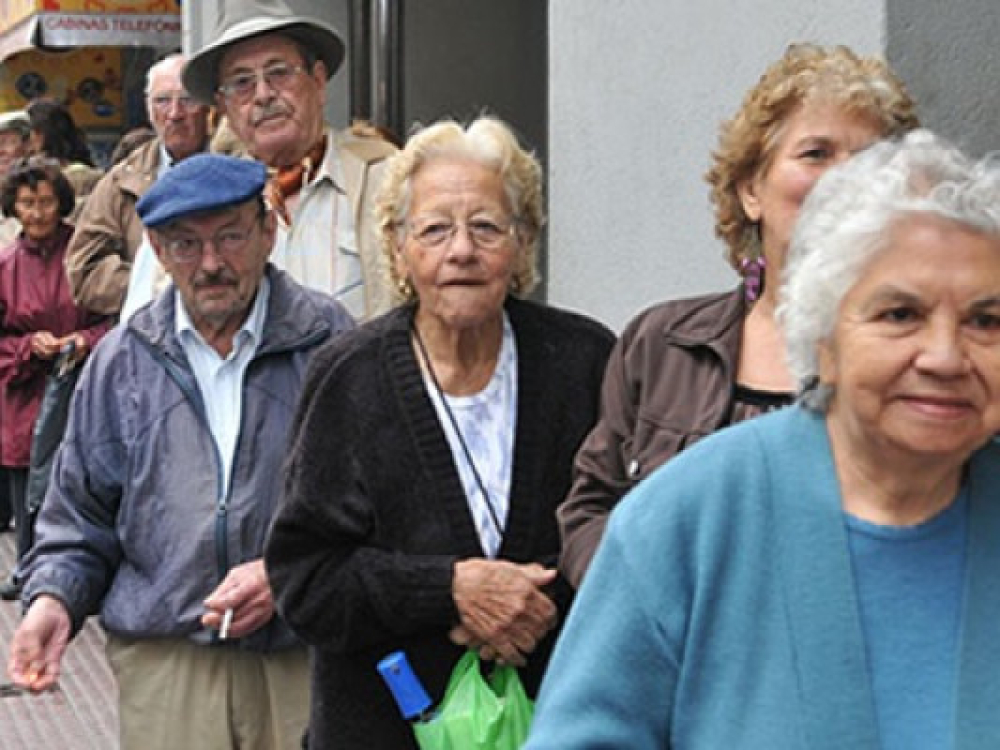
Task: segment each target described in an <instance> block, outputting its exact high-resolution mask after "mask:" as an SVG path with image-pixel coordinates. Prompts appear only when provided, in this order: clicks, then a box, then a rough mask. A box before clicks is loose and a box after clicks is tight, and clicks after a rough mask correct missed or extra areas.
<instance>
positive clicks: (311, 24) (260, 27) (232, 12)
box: [181, 0, 344, 104]
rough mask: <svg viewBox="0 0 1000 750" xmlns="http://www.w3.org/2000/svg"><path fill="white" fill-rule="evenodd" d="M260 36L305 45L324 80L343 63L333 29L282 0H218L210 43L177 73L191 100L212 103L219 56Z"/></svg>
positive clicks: (340, 47)
mask: <svg viewBox="0 0 1000 750" xmlns="http://www.w3.org/2000/svg"><path fill="white" fill-rule="evenodd" d="M262 34H282V35H283V36H287V37H289V38H291V39H294V40H295V41H297V42H299V43H301V44H303V45H305V46H306V47H307V48H308V49H310V50H312V51H313V52H314V53H315V54H316V56H317V57H319V59H320V60H322V61H323V63H324V64H325V65H326V72H327V77H328V78H329V77H330V76H332V75H333V74H334V73H336V72H337V69H338V68H339V67H340V64H341V62H343V60H344V42H343V40H342V39H341V38H340V34H339V33H338V32H337V30H336V29H334V28H333V26H331V25H329V24H327V23H323V22H322V21H317V20H316V19H315V18H306V17H304V16H298V15H296V14H295V13H294V12H293V11H292V9H291V8H289V7H288V6H287V5H285V3H284V1H283V0H222V3H221V4H220V6H219V17H218V20H217V21H216V24H215V29H214V30H213V32H212V35H211V37H210V38H211V39H212V40H213V41H211V42H209V43H208V44H207V45H205V46H204V47H202V48H201V49H200V50H198V52H196V53H195V54H194V55H192V57H191V59H190V60H188V62H187V65H185V66H184V70H183V71H182V72H181V80H182V81H183V82H184V88H186V89H187V90H188V92H189V93H190V94H191V96H193V97H194V98H195V99H197V100H199V101H202V102H204V103H206V104H214V103H215V92H216V90H218V88H219V62H220V61H221V59H222V56H223V55H224V54H225V53H226V52H227V51H228V50H229V48H230V47H232V46H233V45H234V44H237V43H239V42H244V41H246V40H247V39H250V38H252V37H255V36H261V35H262Z"/></svg>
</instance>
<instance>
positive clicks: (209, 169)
mask: <svg viewBox="0 0 1000 750" xmlns="http://www.w3.org/2000/svg"><path fill="white" fill-rule="evenodd" d="M266 182H267V169H266V168H265V167H264V165H263V164H261V163H260V162H256V161H249V160H247V159H237V158H234V157H232V156H222V155H221V154H196V155H194V156H190V157H188V158H187V159H185V160H184V161H182V162H180V163H179V164H177V165H176V166H174V167H171V168H170V169H169V170H168V171H167V173H166V174H165V175H163V177H161V178H160V179H158V180H157V181H156V182H155V183H153V187H151V188H150V189H149V191H148V192H147V193H146V194H145V195H144V196H142V198H140V199H139V202H138V203H136V204H135V210H136V211H137V212H138V213H139V218H140V219H142V223H143V224H145V225H146V226H147V227H153V228H155V227H158V226H162V225H164V224H167V223H169V222H172V221H176V220H177V219H180V218H182V217H184V216H188V215H189V214H196V213H204V212H206V211H218V210H220V209H223V208H228V207H229V206H234V205H237V204H240V203H244V202H245V201H248V200H250V199H251V198H255V197H256V196H258V195H260V194H261V193H262V192H263V190H264V184H265V183H266Z"/></svg>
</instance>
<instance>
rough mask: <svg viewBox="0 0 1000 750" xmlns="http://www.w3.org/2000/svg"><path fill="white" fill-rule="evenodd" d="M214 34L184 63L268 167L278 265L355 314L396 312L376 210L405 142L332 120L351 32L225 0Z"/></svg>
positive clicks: (197, 93) (278, 7)
mask: <svg viewBox="0 0 1000 750" xmlns="http://www.w3.org/2000/svg"><path fill="white" fill-rule="evenodd" d="M206 38H208V39H210V40H211V41H209V43H208V44H206V45H205V47H203V48H202V49H201V50H199V51H198V52H196V53H195V54H194V55H193V56H192V57H191V59H190V60H189V61H188V64H187V66H186V67H185V69H184V72H183V74H182V77H183V81H184V86H185V87H186V88H187V90H188V91H189V92H190V93H191V95H192V96H193V97H194V98H195V99H197V100H199V101H202V102H205V103H207V104H215V105H216V106H217V107H218V108H219V110H220V111H221V112H222V113H224V114H225V115H226V116H227V118H228V120H229V125H230V127H231V128H232V129H233V131H234V132H235V133H236V135H237V136H238V137H239V139H240V140H241V141H242V142H243V144H244V145H245V146H246V148H247V150H248V151H249V152H250V155H251V156H253V157H254V158H255V159H257V160H259V161H261V162H263V163H264V164H265V165H266V166H267V167H268V170H269V172H270V176H271V177H270V182H269V185H268V201H269V203H270V204H271V206H272V208H273V209H274V211H275V214H276V216H277V218H278V239H277V242H276V245H275V249H274V254H273V255H272V259H273V261H274V263H275V265H277V266H278V267H279V268H283V269H284V270H286V271H288V272H289V273H290V274H291V275H292V276H293V277H294V278H295V279H297V280H298V281H299V282H301V283H303V284H305V285H307V286H311V287H314V288H317V289H320V290H322V291H326V292H329V293H331V294H333V295H334V296H335V297H336V298H337V299H338V300H339V301H340V302H342V303H343V304H344V305H345V306H346V307H347V308H348V310H349V311H350V312H351V313H352V314H353V315H354V316H355V317H358V318H369V317H372V316H374V315H376V314H378V313H381V312H383V311H385V310H386V309H388V307H389V304H390V294H389V289H388V286H387V275H386V274H384V273H383V272H382V263H383V261H382V259H381V256H380V253H379V249H378V248H379V245H378V239H377V235H376V231H375V227H374V223H373V221H372V219H371V213H372V212H371V208H372V202H373V200H374V197H373V196H374V192H375V190H376V189H377V188H378V185H379V183H380V181H381V172H382V168H383V166H384V162H385V159H386V158H387V157H388V156H390V155H391V154H392V153H393V152H394V150H395V148H394V147H393V146H392V145H390V144H389V143H387V142H386V141H384V140H383V139H381V138H379V137H377V136H375V135H367V134H359V133H357V132H336V131H334V129H333V128H331V127H330V126H329V125H327V124H326V123H325V121H324V113H323V107H324V104H325V103H326V85H327V81H328V80H329V79H330V78H331V77H332V76H333V75H334V73H336V72H337V70H338V69H339V68H340V65H341V63H342V62H343V59H344V42H343V41H342V39H341V37H340V34H339V33H338V32H337V31H336V30H335V29H334V28H333V27H332V26H330V25H329V24H326V23H324V22H322V21H319V20H316V19H313V18H306V17H303V16H299V15H296V14H295V13H294V12H293V11H292V10H291V9H290V8H289V7H288V6H287V5H286V4H285V3H284V2H283V0H221V4H220V6H219V16H218V19H217V23H216V27H215V29H214V30H212V33H210V34H209V35H207V37H206Z"/></svg>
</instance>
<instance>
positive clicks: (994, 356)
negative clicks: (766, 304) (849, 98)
mask: <svg viewBox="0 0 1000 750" xmlns="http://www.w3.org/2000/svg"><path fill="white" fill-rule="evenodd" d="M780 299H781V302H780V308H779V320H780V321H781V322H782V325H783V329H784V333H785V336H786V341H787V347H788V353H789V362H790V368H791V371H792V373H793V374H794V377H795V379H796V382H797V385H798V390H799V394H800V399H799V405H798V406H794V407H791V408H789V409H786V410H784V411H781V412H777V413H774V414H771V415H767V416H764V417H761V418H759V419H755V420H750V421H748V422H745V423H742V424H740V425H737V426H735V427H732V428H730V429H728V430H723V431H722V432H720V433H717V434H716V435H713V436H711V437H709V438H707V439H705V440H704V441H702V442H700V443H699V444H698V445H696V446H694V447H693V448H691V449H690V450H688V451H685V452H684V453H683V454H682V455H680V456H679V457H678V458H676V459H675V460H673V461H671V462H670V463H669V464H667V465H666V466H664V467H663V468H662V469H661V470H660V471H658V472H657V473H655V474H654V475H653V476H651V477H650V478H649V479H648V480H646V481H645V482H643V483H642V484H641V485H640V486H639V487H638V488H637V489H636V490H635V491H634V492H633V493H632V494H631V495H630V496H629V497H628V498H627V499H626V500H625V501H624V502H623V503H622V504H621V506H620V507H619V509H617V510H616V511H615V513H614V514H613V515H612V518H611V523H610V525H609V528H608V533H607V535H606V537H605V541H604V543H603V544H602V546H601V548H600V550H599V551H598V554H597V557H596V558H595V561H594V565H593V567H592V568H591V571H590V573H589V574H588V576H587V578H586V579H585V581H584V585H583V587H582V589H581V591H580V594H579V596H578V598H577V600H576V604H575V606H574V610H573V612H572V613H571V614H570V618H569V621H568V623H567V625H566V627H565V629H564V631H563V634H562V636H561V638H560V641H559V643H558V645H557V647H556V652H555V654H554V656H553V659H552V661H551V662H550V665H549V671H548V673H547V675H546V681H545V683H544V684H543V687H542V695H541V698H540V700H539V704H538V711H537V714H536V719H535V727H534V731H533V734H532V738H531V740H530V741H529V743H528V748H530V750H541V749H542V748H559V749H560V750H573V748H583V747H587V748H592V747H628V748H632V749H638V750H641V749H642V748H671V749H672V750H700V749H702V748H723V747H724V748H764V747H766V748H778V749H783V748H831V750H832V748H838V749H839V748H852V750H867V749H869V748H870V749H871V750H876V749H878V750H914V749H916V748H946V747H950V748H961V749H962V750H968V749H970V748H988V747H996V746H997V744H998V743H1000V712H998V711H997V710H996V706H997V705H1000V639H998V638H997V637H996V627H997V622H998V621H1000V586H997V585H996V580H997V571H998V570H1000V446H998V445H997V444H996V443H995V442H994V441H992V440H991V436H993V435H994V434H995V433H996V432H997V431H998V429H1000V164H998V162H996V161H995V160H990V159H986V160H983V161H980V162H973V161H971V160H969V159H967V158H966V157H965V156H963V155H962V154H961V153H960V152H958V151H957V150H955V149H954V148H952V147H951V146H949V145H947V144H945V143H943V142H942V141H941V140H939V139H937V138H936V137H934V136H933V135H931V134H930V133H928V132H927V131H916V132H914V133H912V134H910V135H908V136H906V137H905V138H904V139H903V140H902V141H900V142H884V143H881V144H878V145H876V146H874V147H872V148H871V149H869V150H867V151H865V152H862V153H861V154H860V155H858V156H856V157H854V158H853V159H851V160H850V161H848V162H847V163H846V164H844V165H843V166H840V167H837V168H834V169H832V170H830V171H829V172H828V173H827V174H826V175H825V176H824V177H822V178H821V179H820V181H819V182H818V183H817V186H816V187H815V188H814V189H813V191H812V193H811V194H810V196H809V198H808V199H807V201H806V203H805V205H804V207H803V209H802V212H801V214H800V220H799V224H798V226H797V228H796V230H795V234H794V236H793V240H792V243H791V247H790V252H789V258H788V262H787V265H786V272H785V276H784V281H783V286H782V289H781V294H780Z"/></svg>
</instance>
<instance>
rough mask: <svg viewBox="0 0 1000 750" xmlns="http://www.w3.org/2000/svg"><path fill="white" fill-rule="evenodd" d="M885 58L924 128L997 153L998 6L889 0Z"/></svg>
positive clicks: (959, 0) (966, 0) (988, 1)
mask: <svg viewBox="0 0 1000 750" xmlns="http://www.w3.org/2000/svg"><path fill="white" fill-rule="evenodd" d="M886 7H887V14H886V15H887V40H886V55H887V56H888V58H889V61H890V62H891V63H892V65H893V67H894V68H895V69H896V70H897V71H898V72H899V74H900V75H901V76H902V77H903V79H904V80H905V81H906V82H907V85H908V86H909V88H910V91H911V93H912V94H913V95H914V97H916V100H917V101H918V102H919V103H920V112H921V115H922V117H923V121H924V124H925V125H927V126H928V127H930V128H931V129H933V130H936V131H938V132H940V133H941V134H943V135H946V136H948V137H949V138H951V139H952V140H954V141H956V142H957V143H959V144H960V145H961V146H962V147H963V148H965V149H967V150H969V151H970V152H972V153H974V154H977V155H979V154H984V153H986V152H987V151H995V150H997V149H1000V47H998V44H1000V41H998V40H1000V1H998V0H955V1H954V2H946V3H942V2H940V1H939V0H888V1H887V3H886Z"/></svg>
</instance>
